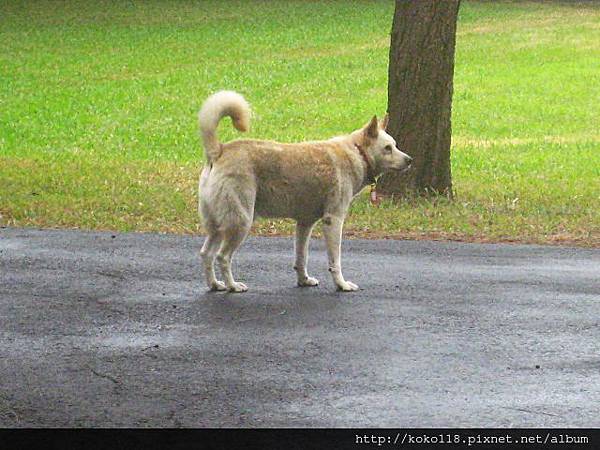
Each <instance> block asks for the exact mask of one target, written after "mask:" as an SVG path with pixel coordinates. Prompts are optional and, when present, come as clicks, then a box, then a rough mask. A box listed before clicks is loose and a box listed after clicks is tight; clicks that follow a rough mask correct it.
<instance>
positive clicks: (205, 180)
mask: <svg viewBox="0 0 600 450" xmlns="http://www.w3.org/2000/svg"><path fill="white" fill-rule="evenodd" d="M225 116H229V117H230V118H231V120H232V122H233V126H234V127H235V128H236V129H238V130H239V131H242V132H244V131H247V130H248V129H249V126H250V106H249V104H248V103H247V102H246V100H245V99H244V97H242V96H241V95H240V94H238V93H236V92H233V91H220V92H217V93H216V94H213V95H212V96H210V97H209V98H208V99H206V101H205V102H204V104H203V105H202V108H201V109H200V112H199V113H198V119H199V123H200V134H201V137H202V141H203V144H204V149H205V156H206V164H205V166H204V168H203V169H202V173H201V175H200V183H199V191H200V193H199V209H200V214H201V215H202V217H203V223H204V226H205V228H206V230H207V233H208V234H207V237H206V239H205V241H204V244H203V246H202V249H201V251H200V254H201V257H202V261H203V264H204V271H205V275H206V282H207V284H208V288H209V289H210V290H211V291H229V292H245V291H247V290H248V288H247V287H246V285H245V284H243V283H240V282H237V281H235V279H234V277H233V274H232V271H231V260H232V257H233V254H234V252H235V251H236V250H237V249H238V247H239V246H240V245H241V244H242V242H243V241H244V239H245V238H246V235H247V234H248V231H249V230H250V227H251V225H252V222H253V220H254V218H255V217H256V216H261V217H277V218H291V219H294V220H295V221H296V223H297V226H296V239H295V249H296V263H295V265H294V269H295V270H296V274H297V277H298V286H317V285H318V284H319V281H318V280H317V279H316V278H313V277H311V276H309V275H308V272H307V269H306V263H307V259H308V242H309V239H310V235H311V231H312V229H313V226H314V225H315V223H316V222H317V221H318V220H321V222H322V227H323V234H324V236H325V241H326V244H327V254H328V259H329V272H330V273H331V276H332V277H333V282H334V283H335V285H336V287H337V289H338V290H340V291H344V292H350V291H356V290H358V286H357V285H356V284H354V283H352V282H350V281H347V280H345V279H344V276H343V275H342V265H341V259H340V250H341V240H342V226H343V224H344V219H345V217H346V214H347V212H348V208H349V207H350V203H351V201H352V199H353V198H354V197H355V196H356V195H357V194H358V193H359V192H360V191H361V190H362V189H363V188H364V187H365V186H367V185H369V184H371V183H373V182H374V180H375V178H376V177H377V176H378V175H380V174H382V173H383V172H387V171H404V170H406V169H408V168H409V167H410V165H411V161H412V158H411V157H410V156H408V155H407V154H406V153H403V152H401V151H400V150H399V149H398V148H397V146H396V141H395V140H394V139H393V138H392V136H390V135H389V134H387V133H386V132H385V129H386V126H387V123H388V116H387V114H386V116H385V118H384V119H383V120H382V121H381V122H380V121H378V119H377V116H373V118H372V119H371V120H370V121H369V122H368V123H367V124H366V125H365V126H364V127H362V128H360V129H358V130H356V131H354V132H352V133H350V134H348V135H345V136H339V137H334V138H332V139H329V140H325V141H314V142H301V143H292V144H287V143H279V142H274V141H263V140H250V139H245V140H235V141H231V142H228V143H221V142H219V139H218V137H217V127H218V125H219V122H220V120H221V119H222V118H223V117H225ZM215 260H216V261H217V263H218V265H219V266H220V269H221V272H222V275H223V277H224V282H223V281H219V280H217V278H216V276H215V269H214V265H215Z"/></svg>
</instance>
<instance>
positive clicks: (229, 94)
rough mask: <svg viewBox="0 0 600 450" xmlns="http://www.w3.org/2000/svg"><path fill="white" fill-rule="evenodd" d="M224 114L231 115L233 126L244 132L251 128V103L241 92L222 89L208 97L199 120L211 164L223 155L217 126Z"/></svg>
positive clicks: (207, 157) (201, 109)
mask: <svg viewBox="0 0 600 450" xmlns="http://www.w3.org/2000/svg"><path fill="white" fill-rule="evenodd" d="M224 116H229V117H231V120H232V122H233V126H234V127H236V128H237V129H238V130H240V131H242V132H243V131H248V129H249V128H250V105H249V104H248V102H247V101H246V99H244V97H242V96H241V95H240V94H238V93H237V92H233V91H220V92H217V93H216V94H213V95H211V96H210V97H208V98H207V99H206V100H205V101H204V104H203V105H202V108H200V112H199V113H198V120H199V122H200V133H201V134H202V141H203V142H204V150H205V153H206V159H207V160H208V163H209V164H210V163H213V162H214V161H216V160H217V159H218V158H219V156H220V155H221V143H220V142H219V139H218V138H217V127H218V126H219V122H220V121H221V119H222V118H223V117H224Z"/></svg>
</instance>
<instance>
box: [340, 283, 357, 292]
mask: <svg viewBox="0 0 600 450" xmlns="http://www.w3.org/2000/svg"><path fill="white" fill-rule="evenodd" d="M337 289H338V291H342V292H353V291H358V285H356V284H354V283H352V282H350V281H344V282H343V283H340V284H338V285H337Z"/></svg>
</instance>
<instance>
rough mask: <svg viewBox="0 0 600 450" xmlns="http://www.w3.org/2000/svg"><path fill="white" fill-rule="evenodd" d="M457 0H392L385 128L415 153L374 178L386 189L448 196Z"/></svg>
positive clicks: (400, 145) (380, 188)
mask: <svg viewBox="0 0 600 450" xmlns="http://www.w3.org/2000/svg"><path fill="white" fill-rule="evenodd" d="M459 4H460V0H396V10H395V12H394V21H393V25H392V37H391V45H390V62H389V78H388V113H389V115H390V120H389V125H388V128H387V129H388V133H390V134H391V135H392V136H393V137H394V138H395V139H396V141H397V143H398V148H399V149H400V150H402V151H404V152H405V153H407V154H409V155H410V156H412V158H413V167H412V169H411V170H409V171H408V172H405V173H403V174H394V173H389V174H385V175H384V176H382V177H381V178H380V180H379V182H378V184H377V190H378V192H381V193H382V194H384V195H386V194H387V195H390V194H392V195H394V196H410V195H414V194H419V195H422V194H442V195H446V196H449V197H451V196H452V179H451V170H450V141H451V122H450V115H451V110H452V79H453V76H454V48H455V42H456V22H457V18H458V8H459Z"/></svg>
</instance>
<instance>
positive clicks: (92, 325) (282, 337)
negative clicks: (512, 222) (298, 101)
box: [0, 229, 600, 427]
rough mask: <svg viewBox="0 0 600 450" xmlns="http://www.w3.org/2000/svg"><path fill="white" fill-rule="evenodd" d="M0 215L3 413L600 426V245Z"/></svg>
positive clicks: (129, 421)
mask: <svg viewBox="0 0 600 450" xmlns="http://www.w3.org/2000/svg"><path fill="white" fill-rule="evenodd" d="M201 242H202V238H193V237H181V236H171V235H154V234H111V233H84V232H74V231H36V230H22V229H0V425H1V426H44V427H45V426H169V427H171V426H175V427H177V426H192V427H203V426H234V427H238V426H240V427H247V426H268V427H271V426H277V427H279V426H292V427H304V426H346V427H352V426H390V427H404V426H519V427H525V426H527V427H531V426H533V427H537V426H548V427H549V426H584V427H598V426H600V407H599V405H600V251H598V250H592V249H574V248H566V247H561V248H559V247H540V246H517V245H480V244H459V243H439V242H423V241H422V242H412V241H345V242H344V245H343V265H344V268H345V275H346V278H347V279H349V280H351V281H354V282H356V283H358V284H359V285H360V286H361V290H360V291H359V292H357V293H350V294H341V293H336V292H335V291H334V290H333V284H332V282H331V280H330V279H329V274H328V273H327V270H326V267H327V265H326V256H325V251H324V245H323V242H322V241H319V240H315V241H313V243H312V245H311V250H312V254H311V258H310V264H309V267H311V268H312V271H311V274H312V275H313V276H317V277H318V278H320V280H321V286H320V287H318V288H297V287H295V286H294V284H295V274H294V272H293V270H292V262H293V258H292V251H293V250H292V248H293V244H292V240H291V239H290V238H268V239H265V238H251V239H249V240H248V241H246V243H245V244H244V246H243V248H242V251H241V252H240V253H239V254H238V257H237V260H236V264H235V270H236V273H237V274H238V277H239V280H240V281H243V282H245V283H246V284H248V286H249V288H250V291H249V292H248V293H246V294H223V293H207V292H206V290H205V287H204V282H203V280H202V279H201V269H200V263H199V258H198V251H199V248H200V245H201Z"/></svg>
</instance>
